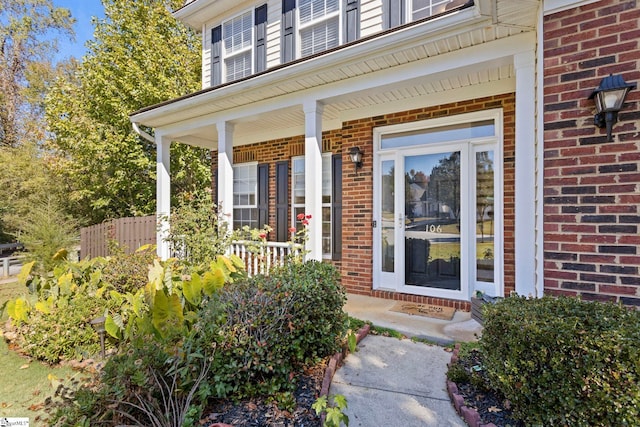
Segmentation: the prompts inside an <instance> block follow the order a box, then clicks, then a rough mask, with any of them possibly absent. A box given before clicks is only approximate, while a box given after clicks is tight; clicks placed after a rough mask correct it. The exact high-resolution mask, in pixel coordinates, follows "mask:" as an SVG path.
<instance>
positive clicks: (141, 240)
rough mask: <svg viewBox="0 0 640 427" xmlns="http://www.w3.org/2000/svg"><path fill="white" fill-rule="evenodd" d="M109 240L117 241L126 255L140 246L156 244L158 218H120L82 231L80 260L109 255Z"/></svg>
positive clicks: (153, 216)
mask: <svg viewBox="0 0 640 427" xmlns="http://www.w3.org/2000/svg"><path fill="white" fill-rule="evenodd" d="M109 240H115V241H116V242H118V243H119V244H120V247H122V248H123V249H124V250H125V252H126V253H131V252H134V251H135V250H136V249H138V248H139V247H140V246H143V245H146V244H152V245H155V244H156V216H155V215H149V216H140V217H129V218H119V219H112V220H109V221H105V222H103V223H102V224H96V225H92V226H90V227H84V228H82V229H81V230H80V258H81V259H84V258H86V257H90V258H94V257H97V256H107V255H109V247H108V243H109Z"/></svg>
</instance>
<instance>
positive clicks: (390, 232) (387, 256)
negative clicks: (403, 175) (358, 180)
mask: <svg viewBox="0 0 640 427" xmlns="http://www.w3.org/2000/svg"><path fill="white" fill-rule="evenodd" d="M381 169H382V186H381V187H382V188H381V191H382V194H381V195H380V196H381V200H382V203H381V204H382V221H381V224H380V225H381V227H380V233H381V238H380V240H381V241H382V271H387V272H393V271H394V262H395V244H394V243H395V234H394V233H395V201H394V188H395V162H394V161H393V160H385V161H384V162H382V168H381Z"/></svg>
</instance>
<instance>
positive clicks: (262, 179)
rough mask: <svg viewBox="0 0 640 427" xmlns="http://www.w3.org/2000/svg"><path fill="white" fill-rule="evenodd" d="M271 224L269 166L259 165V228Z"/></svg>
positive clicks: (266, 164)
mask: <svg viewBox="0 0 640 427" xmlns="http://www.w3.org/2000/svg"><path fill="white" fill-rule="evenodd" d="M268 224H269V164H268V163H265V164H262V165H258V228H262V227H264V226H265V225H268Z"/></svg>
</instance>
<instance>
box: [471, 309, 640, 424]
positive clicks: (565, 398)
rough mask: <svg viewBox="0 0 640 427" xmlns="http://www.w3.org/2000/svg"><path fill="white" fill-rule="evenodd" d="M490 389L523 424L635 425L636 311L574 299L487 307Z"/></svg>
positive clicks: (639, 412) (638, 379)
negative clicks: (509, 404)
mask: <svg viewBox="0 0 640 427" xmlns="http://www.w3.org/2000/svg"><path fill="white" fill-rule="evenodd" d="M480 347H481V351H482V353H483V355H484V363H485V368H486V370H487V373H488V375H489V379H490V381H491V385H492V386H493V387H494V388H495V389H498V390H501V391H502V393H503V394H504V395H505V397H506V398H507V399H509V400H510V401H511V402H512V403H513V407H514V411H515V412H514V414H515V415H516V416H517V417H519V418H521V419H522V420H523V421H524V422H525V423H526V424H527V425H572V426H587V425H589V426H610V425H637V421H638V419H640V387H639V386H638V385H639V384H640V364H639V363H638V361H639V360H640V312H638V311H635V310H630V309H627V308H625V307H622V306H619V305H615V304H610V303H609V304H601V303H595V302H584V301H580V300H578V299H575V298H564V297H563V298H552V297H544V298H541V299H526V298H524V297H510V298H506V299H504V300H503V301H499V302H498V303H497V304H495V305H494V304H487V305H486V308H485V324H484V330H483V333H482V337H481V339H480Z"/></svg>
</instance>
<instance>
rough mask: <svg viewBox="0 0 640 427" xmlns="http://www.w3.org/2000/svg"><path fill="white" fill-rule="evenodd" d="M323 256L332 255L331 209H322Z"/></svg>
mask: <svg viewBox="0 0 640 427" xmlns="http://www.w3.org/2000/svg"><path fill="white" fill-rule="evenodd" d="M322 254H323V255H331V208H330V207H323V208H322Z"/></svg>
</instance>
